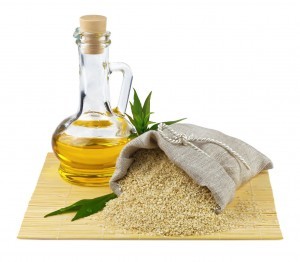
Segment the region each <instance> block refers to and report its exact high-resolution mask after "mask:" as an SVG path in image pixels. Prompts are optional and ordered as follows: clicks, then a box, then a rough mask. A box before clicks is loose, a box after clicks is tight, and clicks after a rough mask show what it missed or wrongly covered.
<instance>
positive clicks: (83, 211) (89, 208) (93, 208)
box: [72, 193, 117, 221]
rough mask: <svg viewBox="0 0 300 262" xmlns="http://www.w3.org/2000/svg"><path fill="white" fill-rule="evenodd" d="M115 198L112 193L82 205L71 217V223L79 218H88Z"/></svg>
mask: <svg viewBox="0 0 300 262" xmlns="http://www.w3.org/2000/svg"><path fill="white" fill-rule="evenodd" d="M116 197H117V196H116V195H115V194H114V193H112V194H108V195H105V196H102V197H100V198H96V199H92V200H91V201H89V202H87V203H85V204H84V205H82V207H81V208H80V209H79V210H78V211H77V213H76V215H75V216H74V217H73V219H72V221H75V220H77V219H79V218H83V217H87V216H90V215H92V214H95V213H97V212H99V211H101V210H102V209H103V208H104V207H105V205H106V203H107V202H108V201H110V200H111V199H114V198H116Z"/></svg>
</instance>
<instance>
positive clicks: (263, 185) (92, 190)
mask: <svg viewBox="0 0 300 262" xmlns="http://www.w3.org/2000/svg"><path fill="white" fill-rule="evenodd" d="M58 166H59V162H58V160H57V159H56V157H55V156H54V154H53V153H48V155H47V158H46V161H45V164H44V167H43V169H42V172H41V175H40V178H39V180H38V183H37V186H36V188H35V191H34V193H33V195H32V198H31V200H30V203H29V205H28V208H27V211H26V213H25V216H24V220H23V223H22V226H21V229H20V232H19V235H18V238H22V239H282V234H281V231H280V227H279V223H278V220H277V215H276V210H275V206H274V199H273V194H272V188H271V185H270V180H269V174H268V172H266V171H265V172H262V173H261V174H259V175H258V176H256V177H255V178H253V179H252V180H251V181H250V182H248V183H247V184H245V185H244V186H242V187H241V188H240V189H239V190H238V192H237V195H236V196H237V197H236V198H240V199H241V200H247V201H250V202H251V201H255V202H256V205H257V206H258V207H259V209H261V212H262V214H261V215H260V216H258V217H256V218H253V221H251V223H248V224H247V225H245V226H243V227H240V228H237V229H234V230H231V231H229V232H222V233H215V234H211V235H204V236H190V237H161V236H159V237H149V236H143V235H136V234H126V235H124V234H122V233H118V232H115V231H114V230H110V231H109V230H106V231H104V230H103V229H101V228H100V227H99V226H97V225H96V224H95V223H91V221H90V220H89V218H84V219H79V220H77V221H74V222H71V218H72V217H73V216H74V214H64V215H59V216H53V217H48V218H44V215H45V214H47V213H50V212H52V211H54V210H56V209H59V208H61V207H64V206H67V205H70V204H72V203H73V202H76V201H78V200H80V199H83V198H94V197H98V196H100V195H104V194H108V193H110V192H111V191H110V189H109V188H108V187H80V186H75V185H71V184H69V183H67V182H65V181H63V180H62V179H61V178H60V176H59V174H58V172H57V170H58ZM234 205H235V201H233V202H232V203H231V204H230V205H229V206H228V208H233V207H234Z"/></svg>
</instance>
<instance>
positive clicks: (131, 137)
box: [128, 134, 138, 139]
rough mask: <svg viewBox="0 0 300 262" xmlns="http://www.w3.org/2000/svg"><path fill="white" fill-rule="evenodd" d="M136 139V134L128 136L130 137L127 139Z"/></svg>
mask: <svg viewBox="0 0 300 262" xmlns="http://www.w3.org/2000/svg"><path fill="white" fill-rule="evenodd" d="M136 137H138V134H130V135H129V136H128V138H129V139H134V138H136Z"/></svg>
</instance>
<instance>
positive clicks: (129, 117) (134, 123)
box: [125, 113, 136, 126]
mask: <svg viewBox="0 0 300 262" xmlns="http://www.w3.org/2000/svg"><path fill="white" fill-rule="evenodd" d="M125 114H126V113H125ZM126 116H127V117H128V119H129V121H130V122H131V124H133V125H134V126H135V125H136V122H135V121H134V119H133V118H132V117H131V116H130V115H128V114H126Z"/></svg>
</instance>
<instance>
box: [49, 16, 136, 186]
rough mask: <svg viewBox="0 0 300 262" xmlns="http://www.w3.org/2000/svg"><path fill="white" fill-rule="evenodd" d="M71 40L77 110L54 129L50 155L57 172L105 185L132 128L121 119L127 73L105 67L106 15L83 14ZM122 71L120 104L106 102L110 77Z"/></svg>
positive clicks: (121, 66) (73, 179)
mask: <svg viewBox="0 0 300 262" xmlns="http://www.w3.org/2000/svg"><path fill="white" fill-rule="evenodd" d="M74 37H75V38H76V43H77V45H78V51H79V74H80V106H79V110H78V112H77V113H76V114H74V115H73V116H70V117H68V118H67V119H65V120H64V121H62V123H60V125H59V126H58V127H57V129H56V130H55V132H54V134H53V137H52V147H53V151H54V153H55V154H56V156H57V157H58V159H59V160H60V167H59V173H60V175H61V177H62V178H63V179H64V180H66V181H68V182H71V183H74V184H77V185H83V186H103V185H107V184H108V182H109V179H110V177H111V175H112V174H113V172H114V170H115V163H116V159H117V157H118V155H119V153H120V151H121V149H122V148H123V146H124V145H125V144H126V143H127V142H128V141H129V138H128V137H129V135H130V134H132V133H133V132H135V131H134V128H133V127H132V126H131V125H130V123H129V122H128V121H127V120H126V119H125V118H124V113H125V110H126V106H127V103H128V96H129V93H130V88H131V82H132V73H131V70H130V68H129V67H128V65H126V64H124V63H110V62H109V60H108V47H109V45H110V43H111V41H110V33H109V32H107V31H106V17H104V16H95V15H93V16H83V17H81V18H80V28H77V29H76V31H75V33H74ZM114 71H121V72H122V73H123V82H122V86H121V93H120V96H119V102H118V105H117V107H116V108H112V107H111V104H110V94H109V75H110V74H111V73H112V72H114Z"/></svg>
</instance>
